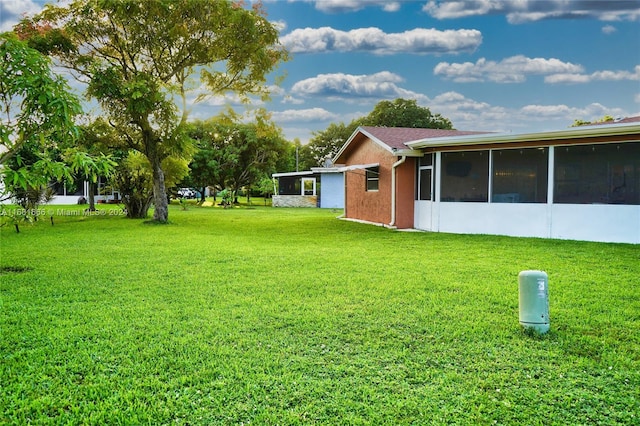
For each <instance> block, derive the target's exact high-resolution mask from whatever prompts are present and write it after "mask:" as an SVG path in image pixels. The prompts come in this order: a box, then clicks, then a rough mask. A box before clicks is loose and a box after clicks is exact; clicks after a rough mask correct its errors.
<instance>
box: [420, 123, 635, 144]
mask: <svg viewBox="0 0 640 426" xmlns="http://www.w3.org/2000/svg"><path fill="white" fill-rule="evenodd" d="M629 134H640V124H638V123H633V124H628V123H624V124H611V125H606V126H603V125H596V126H583V127H572V128H569V129H563V130H556V131H550V132H537V133H520V134H513V133H491V134H480V135H468V136H446V137H440V138H429V139H422V140H419V141H414V142H407V146H409V147H410V148H413V149H419V148H430V147H437V146H457V145H482V144H487V143H492V144H493V143H509V142H529V141H546V140H554V139H556V140H557V139H572V138H580V137H582V138H584V137H598V136H621V135H629Z"/></svg>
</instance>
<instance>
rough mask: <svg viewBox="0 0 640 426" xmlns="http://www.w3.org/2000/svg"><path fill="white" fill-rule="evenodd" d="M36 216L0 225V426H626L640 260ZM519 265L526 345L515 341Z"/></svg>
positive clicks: (475, 242)
mask: <svg viewBox="0 0 640 426" xmlns="http://www.w3.org/2000/svg"><path fill="white" fill-rule="evenodd" d="M258 204H259V203H258ZM100 208H102V209H108V208H109V207H107V206H100ZM46 209H47V212H46V213H47V215H50V214H54V216H55V217H54V225H53V226H52V225H51V223H50V220H49V218H48V217H45V218H42V220H40V221H38V223H37V224H36V225H33V226H29V225H22V226H21V228H20V231H21V232H20V233H19V234H18V233H16V232H15V230H14V228H13V227H12V226H5V227H4V228H2V229H1V230H0V236H1V250H2V252H1V261H0V266H1V267H2V271H3V272H2V274H0V282H1V285H0V291H1V293H0V296H1V299H0V327H1V329H0V333H1V336H0V337H1V340H0V356H1V359H0V423H4V424H19V425H23V424H29V423H32V424H95V425H105V424H151V425H157V424H184V425H186V424H190V425H198V424H249V423H250V424H259V425H262V424H281V425H286V424H331V425H334V424H344V425H358V424H373V425H379V424H388V425H397V424H447V423H449V424H518V425H536V424H540V425H542V424H544V425H550V424H559V425H566V424H585V425H586V424H628V425H631V424H638V423H639V422H640V246H637V245H635V246H634V245H623V244H598V243H585V242H570V241H552V240H538V239H520V238H507V237H495V236H478V235H477V236H464V235H448V234H431V233H408V232H397V231H392V230H389V229H384V228H381V227H375V226H370V225H362V224H358V223H351V222H345V221H340V220H337V219H336V218H335V217H336V216H337V215H338V214H339V212H336V211H327V210H319V209H277V208H264V207H257V208H246V207H243V208H235V209H229V210H223V209H221V208H211V207H208V208H198V207H190V208H189V209H188V210H186V211H183V210H182V209H181V208H180V207H179V206H172V207H171V210H170V220H171V221H172V223H171V224H169V225H165V226H162V225H152V224H146V223H143V222H142V221H135V220H129V219H125V218H122V217H120V216H117V215H108V214H106V215H99V216H93V217H82V216H63V215H62V213H64V212H75V211H78V210H77V209H78V208H77V207H74V206H71V207H64V208H61V210H58V208H57V207H55V206H51V207H46ZM525 269H542V270H544V271H546V272H547V273H548V275H549V288H550V291H549V293H550V311H551V319H552V320H551V331H550V333H549V334H547V335H544V336H536V335H529V334H527V333H525V332H523V331H522V330H521V328H520V326H519V324H518V284H517V276H518V273H519V272H520V271H521V270H525Z"/></svg>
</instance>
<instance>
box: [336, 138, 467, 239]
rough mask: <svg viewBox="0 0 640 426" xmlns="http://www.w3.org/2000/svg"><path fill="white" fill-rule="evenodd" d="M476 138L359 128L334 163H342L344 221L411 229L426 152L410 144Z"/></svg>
mask: <svg viewBox="0 0 640 426" xmlns="http://www.w3.org/2000/svg"><path fill="white" fill-rule="evenodd" d="M478 133H479V132H464V131H458V130H440V129H416V128H397V127H395V128H394V127H368V126H363V127H359V128H358V129H356V131H355V132H354V133H353V134H352V135H351V137H350V138H349V139H348V140H347V142H345V144H344V145H343V146H342V148H341V149H340V150H339V151H338V153H337V154H336V156H335V158H334V161H333V162H334V163H335V164H344V166H343V167H342V170H343V171H344V181H345V202H344V209H345V212H344V217H345V218H348V219H355V220H362V221H365V222H372V223H379V224H382V225H387V226H392V227H396V228H400V229H404V228H413V226H414V204H415V203H414V194H415V191H416V176H415V174H416V167H417V164H419V162H420V158H421V157H422V156H423V152H422V151H421V150H420V149H413V148H411V147H409V146H407V145H406V143H408V142H412V141H418V140H423V139H428V138H441V137H452V136H466V135H471V134H478Z"/></svg>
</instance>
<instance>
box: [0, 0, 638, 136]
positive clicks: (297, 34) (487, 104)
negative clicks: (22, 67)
mask: <svg viewBox="0 0 640 426" xmlns="http://www.w3.org/2000/svg"><path fill="white" fill-rule="evenodd" d="M44 1H45V0H0V31H7V30H10V29H11V27H12V25H14V24H15V23H16V22H17V20H18V19H20V16H21V15H22V14H23V13H28V14H33V13H37V12H38V11H39V10H40V9H41V8H42V4H43V3H44ZM263 5H264V9H265V10H266V13H267V17H268V19H269V20H270V21H271V22H273V24H274V25H276V26H277V28H279V30H280V42H281V43H282V44H283V45H284V46H285V47H286V48H287V49H288V50H289V52H290V53H291V59H290V60H289V61H288V62H285V63H283V64H282V65H280V67H279V69H278V71H277V72H276V73H275V74H279V75H281V74H284V75H285V78H284V80H283V81H282V82H281V83H280V85H279V86H273V88H272V97H271V100H270V101H268V102H267V103H264V104H260V103H258V102H256V103H255V104H254V106H256V107H258V106H259V107H263V108H266V109H267V110H268V111H269V112H271V114H272V120H273V121H274V122H275V123H276V124H277V125H279V126H280V127H281V128H282V130H283V133H284V135H285V137H286V138H287V139H288V140H290V141H293V140H294V139H298V140H300V142H302V143H307V142H308V141H309V139H310V138H312V137H313V134H314V132H319V131H323V130H324V129H326V128H327V127H328V126H329V124H331V123H339V122H343V123H345V124H347V123H349V122H350V121H351V120H352V119H354V118H358V117H362V116H365V115H367V114H369V113H370V112H371V111H372V109H373V107H374V106H375V105H376V104H377V103H378V102H380V101H383V100H391V101H392V100H394V99H397V98H404V99H415V100H416V101H417V104H418V105H419V106H422V107H428V108H429V109H430V110H431V112H432V113H434V114H435V113H438V114H441V115H442V116H444V117H446V118H448V119H450V120H451V122H452V123H453V126H454V128H456V129H458V130H478V131H496V132H512V133H526V132H537V131H547V130H560V129H564V128H567V127H568V126H570V125H571V124H572V123H573V122H574V120H576V119H580V120H587V121H593V120H597V119H599V118H602V117H603V116H605V115H610V116H613V117H616V118H617V117H620V118H623V117H629V116H636V115H640V0H605V1H596V0H511V1H503V0H469V1H433V0H420V1H384V0H279V1H274V0H263ZM275 74H274V76H275ZM274 76H270V77H274ZM269 80H270V81H269V83H273V82H274V81H275V80H274V79H273V78H270V79H269ZM225 105H231V106H232V107H233V108H235V109H237V110H242V107H241V106H240V105H239V104H238V103H237V101H236V100H235V99H233V97H227V98H220V97H217V98H209V99H207V100H206V101H203V102H201V103H199V104H197V105H194V106H193V108H192V114H191V117H192V118H200V119H206V118H209V117H212V116H214V115H216V114H218V113H219V112H220V111H221V110H222V108H223V107H224V106H225Z"/></svg>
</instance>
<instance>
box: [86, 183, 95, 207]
mask: <svg viewBox="0 0 640 426" xmlns="http://www.w3.org/2000/svg"><path fill="white" fill-rule="evenodd" d="M95 190H96V184H95V182H92V181H91V180H90V181H89V194H87V195H88V196H89V211H90V212H95V211H96V196H95V195H94V192H95Z"/></svg>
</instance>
